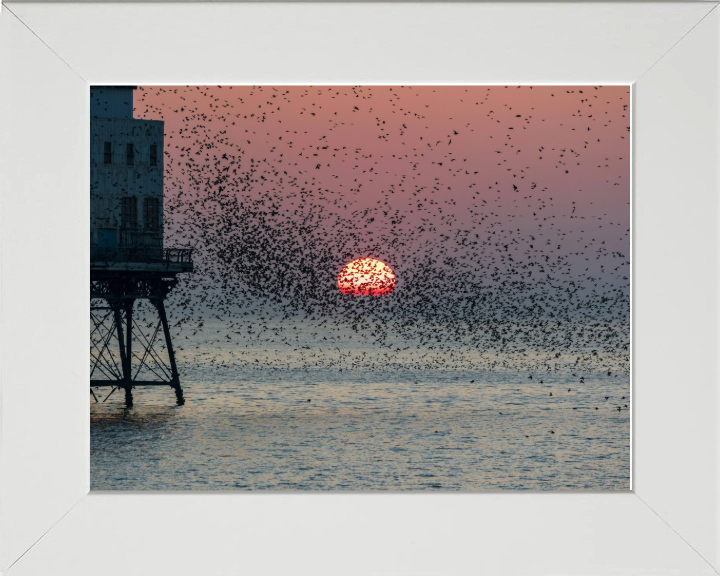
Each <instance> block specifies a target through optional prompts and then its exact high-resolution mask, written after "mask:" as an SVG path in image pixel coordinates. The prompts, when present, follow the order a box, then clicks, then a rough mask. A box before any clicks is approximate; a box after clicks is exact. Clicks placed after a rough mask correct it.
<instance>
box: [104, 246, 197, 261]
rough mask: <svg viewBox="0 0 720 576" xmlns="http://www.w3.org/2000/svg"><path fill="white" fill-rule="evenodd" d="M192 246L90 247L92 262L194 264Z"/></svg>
mask: <svg viewBox="0 0 720 576" xmlns="http://www.w3.org/2000/svg"><path fill="white" fill-rule="evenodd" d="M192 252H193V249H192V248H164V249H163V248H161V247H160V246H121V247H120V248H107V247H102V246H91V247H90V261H91V262H115V263H120V262H140V263H146V264H155V263H158V264H159V263H164V264H192Z"/></svg>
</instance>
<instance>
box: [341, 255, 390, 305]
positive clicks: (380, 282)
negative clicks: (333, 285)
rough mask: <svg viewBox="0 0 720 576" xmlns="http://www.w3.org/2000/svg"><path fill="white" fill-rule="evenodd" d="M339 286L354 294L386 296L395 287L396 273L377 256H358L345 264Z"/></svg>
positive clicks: (342, 290) (346, 292) (344, 290)
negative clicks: (377, 258) (376, 257)
mask: <svg viewBox="0 0 720 576" xmlns="http://www.w3.org/2000/svg"><path fill="white" fill-rule="evenodd" d="M337 283H338V288H340V291H341V292H342V293H343V294H350V295H352V296H386V295H387V294H390V293H391V292H392V291H393V290H394V289H395V273H394V272H393V271H392V269H391V268H390V266H388V265H387V264H385V263H384V262H381V261H380V260H376V259H375V258H358V259H357V260H353V261H352V262H348V263H347V264H345V266H343V269H342V270H340V274H338V279H337Z"/></svg>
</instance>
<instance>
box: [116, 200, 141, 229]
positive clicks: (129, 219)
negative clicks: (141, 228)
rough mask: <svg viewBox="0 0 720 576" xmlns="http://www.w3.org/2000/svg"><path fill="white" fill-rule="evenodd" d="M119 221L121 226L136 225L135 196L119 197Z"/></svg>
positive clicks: (134, 226)
mask: <svg viewBox="0 0 720 576" xmlns="http://www.w3.org/2000/svg"><path fill="white" fill-rule="evenodd" d="M120 222H121V226H122V227H123V228H136V227H137V198H135V196H125V197H124V198H121V199H120Z"/></svg>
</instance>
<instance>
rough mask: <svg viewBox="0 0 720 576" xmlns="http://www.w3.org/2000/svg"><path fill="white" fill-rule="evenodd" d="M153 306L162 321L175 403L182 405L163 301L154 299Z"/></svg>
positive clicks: (182, 399) (182, 400)
mask: <svg viewBox="0 0 720 576" xmlns="http://www.w3.org/2000/svg"><path fill="white" fill-rule="evenodd" d="M155 307H156V308H157V311H158V315H159V316H160V322H162V327H163V333H164V334H165V345H166V346H167V350H168V357H169V358H170V370H171V371H172V380H171V382H170V386H172V387H173V389H174V390H175V398H176V399H177V405H178V406H182V405H183V404H185V398H184V397H183V391H182V387H181V386H180V375H179V374H178V370H177V364H176V363H175V351H174V350H173V346H172V338H171V336H170V328H169V327H168V321H167V314H165V303H164V302H163V301H162V300H155Z"/></svg>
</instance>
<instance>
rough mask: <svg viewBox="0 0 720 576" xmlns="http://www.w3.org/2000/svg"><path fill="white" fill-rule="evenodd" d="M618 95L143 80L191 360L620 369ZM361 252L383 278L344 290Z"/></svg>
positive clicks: (180, 324) (622, 136) (624, 299)
mask: <svg viewBox="0 0 720 576" xmlns="http://www.w3.org/2000/svg"><path fill="white" fill-rule="evenodd" d="M628 105H629V94H628V89H627V88H624V87H587V86H586V87H579V88H578V87H576V88H566V87H533V88H530V87H523V88H515V87H502V86H495V87H420V88H413V87H387V86H381V87H347V86H345V87H320V88H312V87H296V86H293V87H242V86H240V87H239V86H233V87H227V86H226V87H167V86H166V87H139V88H138V89H137V90H136V93H135V117H136V118H146V119H159V120H164V121H165V157H164V175H165V213H164V219H165V227H166V237H165V244H166V246H171V245H174V246H189V247H194V248H195V252H194V264H195V271H194V273H192V274H186V275H181V277H180V282H179V285H178V286H177V288H176V289H175V290H174V291H173V292H172V293H171V295H170V297H169V300H168V310H169V316H170V320H171V323H172V325H173V329H174V333H175V336H174V339H175V340H174V341H175V343H176V345H177V348H178V351H177V354H178V357H179V360H180V361H181V362H182V361H188V360H189V359H191V361H192V362H193V363H195V364H196V365H197V364H198V363H199V364H202V365H204V366H207V367H213V368H216V369H232V368H234V367H237V366H243V367H247V368H254V369H258V370H263V369H265V370H267V369H273V370H283V369H287V368H289V367H298V366H301V367H314V366H334V367H336V368H338V369H341V370H351V369H358V368H362V369H365V370H374V371H384V370H407V369H420V370H422V369H428V368H433V369H436V368H439V369H444V368H450V369H458V368H460V369H474V370H475V369H494V370H499V369H503V370H513V371H517V372H519V373H520V372H522V373H528V372H529V373H530V374H532V373H535V374H536V378H540V377H542V375H543V374H546V373H548V372H557V371H562V370H569V371H571V372H574V373H575V374H579V373H580V372H588V371H596V372H597V373H602V374H605V373H608V372H609V373H610V374H611V375H618V376H621V377H622V376H625V377H627V375H628V373H629V362H630V350H629V339H630V281H629V277H630V262H629V251H630V235H629V233H630V230H629V222H630V206H629V199H630V190H629V181H628V175H629V135H628V130H629V118H628V116H629V111H628ZM368 257H369V258H376V259H378V260H380V261H382V262H385V263H387V264H388V266H390V267H391V268H392V270H393V271H394V273H395V275H396V279H397V284H396V286H395V288H394V290H393V291H392V293H390V294H388V295H384V296H351V295H346V294H343V293H342V292H341V291H340V290H339V289H338V285H337V278H338V272H339V271H340V270H341V269H342V268H343V266H344V265H345V264H347V263H348V262H350V261H352V260H354V259H357V258H368ZM201 338H202V344H201V343H200V342H201ZM352 338H355V340H352V342H356V343H357V342H360V343H362V346H359V345H358V346H355V345H351V339H352ZM213 350H223V351H224V352H223V355H216V354H214V353H213ZM258 350H264V351H265V352H266V354H262V355H261V356H258V353H257V352H258ZM368 351H370V352H368ZM291 357H292V361H290V360H288V359H289V358H291Z"/></svg>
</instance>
